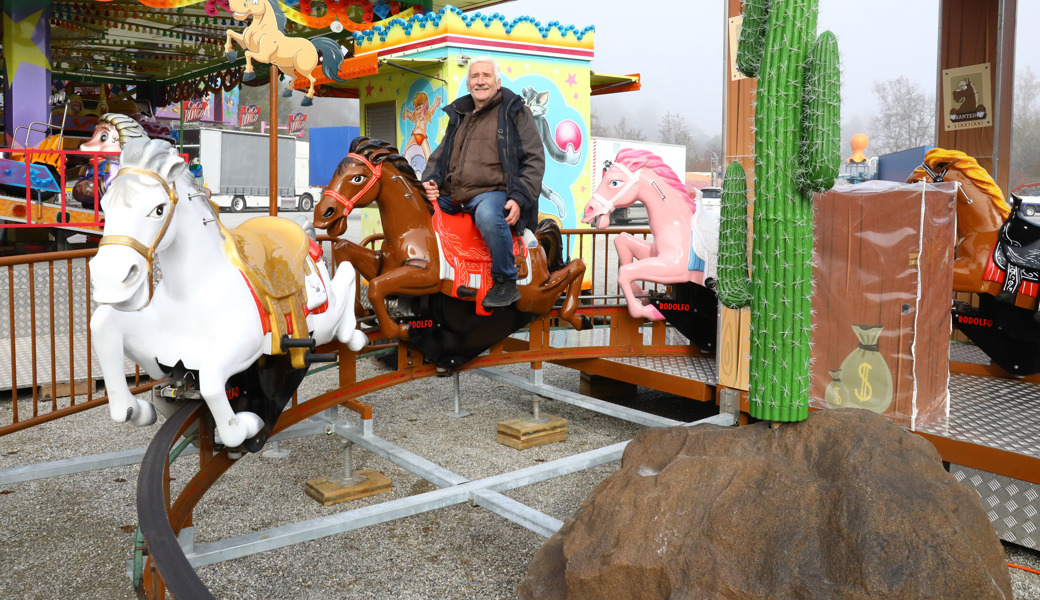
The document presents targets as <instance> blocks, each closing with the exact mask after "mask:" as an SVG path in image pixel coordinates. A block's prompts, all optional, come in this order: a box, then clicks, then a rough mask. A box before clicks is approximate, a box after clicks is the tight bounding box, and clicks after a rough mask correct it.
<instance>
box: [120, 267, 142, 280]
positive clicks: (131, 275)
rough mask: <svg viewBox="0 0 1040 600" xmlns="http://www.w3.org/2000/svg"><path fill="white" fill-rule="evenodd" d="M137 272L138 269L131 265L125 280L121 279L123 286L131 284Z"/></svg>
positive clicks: (135, 278)
mask: <svg viewBox="0 0 1040 600" xmlns="http://www.w3.org/2000/svg"><path fill="white" fill-rule="evenodd" d="M138 272H139V269H138V268H137V265H131V266H130V272H129V273H127V274H126V278H124V279H123V283H124V284H130V283H133V282H134V281H136V280H137V273H138Z"/></svg>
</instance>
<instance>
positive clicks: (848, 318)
mask: <svg viewBox="0 0 1040 600" xmlns="http://www.w3.org/2000/svg"><path fill="white" fill-rule="evenodd" d="M956 200H957V184H954V183H940V184H930V183H915V184H903V183H893V182H885V181H871V182H867V183H863V184H859V185H839V186H835V187H834V188H833V189H831V190H830V191H828V192H825V193H823V194H818V195H817V196H816V197H815V199H814V206H815V211H814V212H815V231H816V236H815V238H816V239H815V242H814V256H813V259H814V268H813V276H814V278H815V281H816V285H815V292H814V296H813V316H812V323H813V326H814V327H813V335H812V340H813V346H812V358H813V366H812V382H811V387H810V398H811V405H812V406H814V407H816V408H837V407H859V408H866V409H869V410H873V411H874V412H878V413H881V414H884V415H885V416H887V417H888V418H890V419H891V420H892V421H894V422H896V423H899V424H900V425H903V426H906V427H909V428H911V429H914V428H915V427H916V426H918V425H922V424H924V423H931V422H934V421H936V420H939V419H942V418H945V417H947V416H948V414H949V377H950V369H949V339H950V329H951V317H950V305H951V298H952V287H953V260H954V244H955V236H956Z"/></svg>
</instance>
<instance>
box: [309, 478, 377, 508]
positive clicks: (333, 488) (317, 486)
mask: <svg viewBox="0 0 1040 600" xmlns="http://www.w3.org/2000/svg"><path fill="white" fill-rule="evenodd" d="M355 474H356V475H360V476H362V477H364V478H365V480H364V481H362V482H360V483H358V484H355V485H352V486H350V487H343V486H341V485H337V484H335V483H332V482H331V481H329V478H328V477H321V478H319V479H311V480H310V481H308V482H307V484H306V485H305V486H304V487H305V489H306V490H307V495H308V496H310V497H311V498H314V499H315V500H317V501H318V502H321V503H322V505H324V506H331V505H333V504H339V503H340V502H349V501H350V500H357V499H358V498H367V497H369V496H375V495H376V494H382V493H383V492H389V491H390V478H389V477H387V476H386V475H383V474H382V473H380V472H379V471H376V470H374V469H362V470H360V471H356V472H355Z"/></svg>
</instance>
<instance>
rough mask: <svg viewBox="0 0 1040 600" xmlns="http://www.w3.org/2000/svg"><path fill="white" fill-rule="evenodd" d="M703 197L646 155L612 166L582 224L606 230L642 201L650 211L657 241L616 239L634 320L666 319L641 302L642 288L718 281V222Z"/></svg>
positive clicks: (630, 153)
mask: <svg viewBox="0 0 1040 600" xmlns="http://www.w3.org/2000/svg"><path fill="white" fill-rule="evenodd" d="M700 197H701V195H700V192H697V193H696V197H695V198H691V197H690V195H689V193H688V192H687V191H686V186H685V185H684V184H683V182H682V181H680V180H679V178H678V177H677V176H676V174H675V172H674V171H672V169H671V168H670V167H668V165H666V164H665V163H664V161H662V160H661V158H660V157H659V156H657V155H656V154H654V153H652V152H649V151H647V150H635V149H631V148H626V149H623V150H621V151H620V152H618V154H617V157H616V158H615V159H614V162H612V163H611V162H609V161H608V163H607V168H606V169H605V170H604V173H603V180H602V181H601V182H600V184H599V187H597V188H596V191H595V192H594V193H593V194H592V198H591V199H590V200H589V203H588V204H587V205H586V206H585V212H584V215H583V216H582V219H581V221H582V223H588V224H590V225H591V224H594V225H595V227H596V228H597V229H605V228H606V227H607V225H608V224H609V223H610V213H611V212H613V211H614V210H615V209H618V208H623V207H625V206H629V205H631V204H632V203H634V202H636V201H637V200H638V201H640V202H642V203H643V204H644V205H645V206H646V213H647V215H648V217H649V220H650V230H651V231H652V232H653V239H652V240H644V239H640V238H637V237H635V236H633V235H631V234H629V233H621V234H619V235H618V236H617V238H615V239H614V247H615V248H616V249H617V253H618V261H619V262H620V264H621V267H620V269H619V270H618V284H619V285H620V287H621V290H622V292H624V294H625V298H626V300H627V301H628V312H629V314H631V315H632V316H633V317H635V318H647V319H650V320H654V321H660V320H664V318H665V316H664V315H662V314H661V311H659V310H658V309H657V307H655V306H654V305H653V304H652V303H651V304H646V305H644V304H643V303H642V302H641V301H640V300H639V299H638V296H640V295H643V294H645V293H646V292H645V291H644V290H643V288H642V287H641V286H640V285H639V284H638V283H637V282H638V281H650V282H655V283H662V284H669V285H671V284H682V283H695V284H700V285H702V286H703V285H704V283H705V281H706V280H707V279H711V278H714V276H715V265H716V264H717V253H718V231H719V218H718V215H717V214H715V213H713V212H712V211H709V210H705V209H703V207H702V206H701V205H700V204H699V203H698V201H699V200H700Z"/></svg>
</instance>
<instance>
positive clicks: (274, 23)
mask: <svg viewBox="0 0 1040 600" xmlns="http://www.w3.org/2000/svg"><path fill="white" fill-rule="evenodd" d="M228 9H229V10H230V11H231V13H232V14H233V15H234V17H235V18H236V19H238V20H239V21H244V20H246V19H247V18H251V19H252V20H251V21H250V23H249V25H248V26H246V28H245V29H244V30H243V31H242V33H236V32H234V31H232V30H230V29H228V30H227V42H226V43H225V44H224V52H225V53H226V55H227V59H228V62H234V61H235V60H237V59H238V53H237V52H235V51H234V50H233V49H234V45H233V44H232V42H234V43H237V44H238V45H239V46H241V47H242V49H243V50H244V51H245V57H246V69H245V73H244V74H243V75H242V81H251V80H253V79H255V78H256V73H254V71H253V61H254V60H256V61H260V62H265V63H269V64H272V65H275V66H276V67H278V69H279V70H281V72H282V73H285V74H286V75H288V76H290V77H295V76H296V75H299V76H301V77H303V78H304V79H306V80H307V81H309V82H310V87H309V88H308V89H307V97H306V98H304V99H303V102H301V103H300V104H301V105H302V106H311V105H312V104H314V101H313V100H312V98H314V85H315V82H316V81H317V78H316V77H315V76H314V72H315V71H316V70H317V69H318V66H319V62H318V54H319V53H321V63H320V65H321V72H322V73H324V74H325V76H326V77H328V78H329V79H331V80H332V81H343V78H341V77H340V76H339V69H340V65H342V64H343V58H344V52H343V49H342V48H341V47H340V45H339V44H338V43H336V42H335V41H333V40H330V39H329V38H325V37H316V38H313V39H309V40H308V39H305V38H294V37H289V36H287V35H285V23H286V21H287V20H288V18H287V17H286V16H285V11H283V10H282V7H281V5H280V4H279V3H278V0H229V1H228ZM272 83H273V82H272ZM282 95H283V96H286V97H288V96H291V95H292V90H291V89H289V90H286V91H285V92H284V93H283V94H282Z"/></svg>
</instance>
